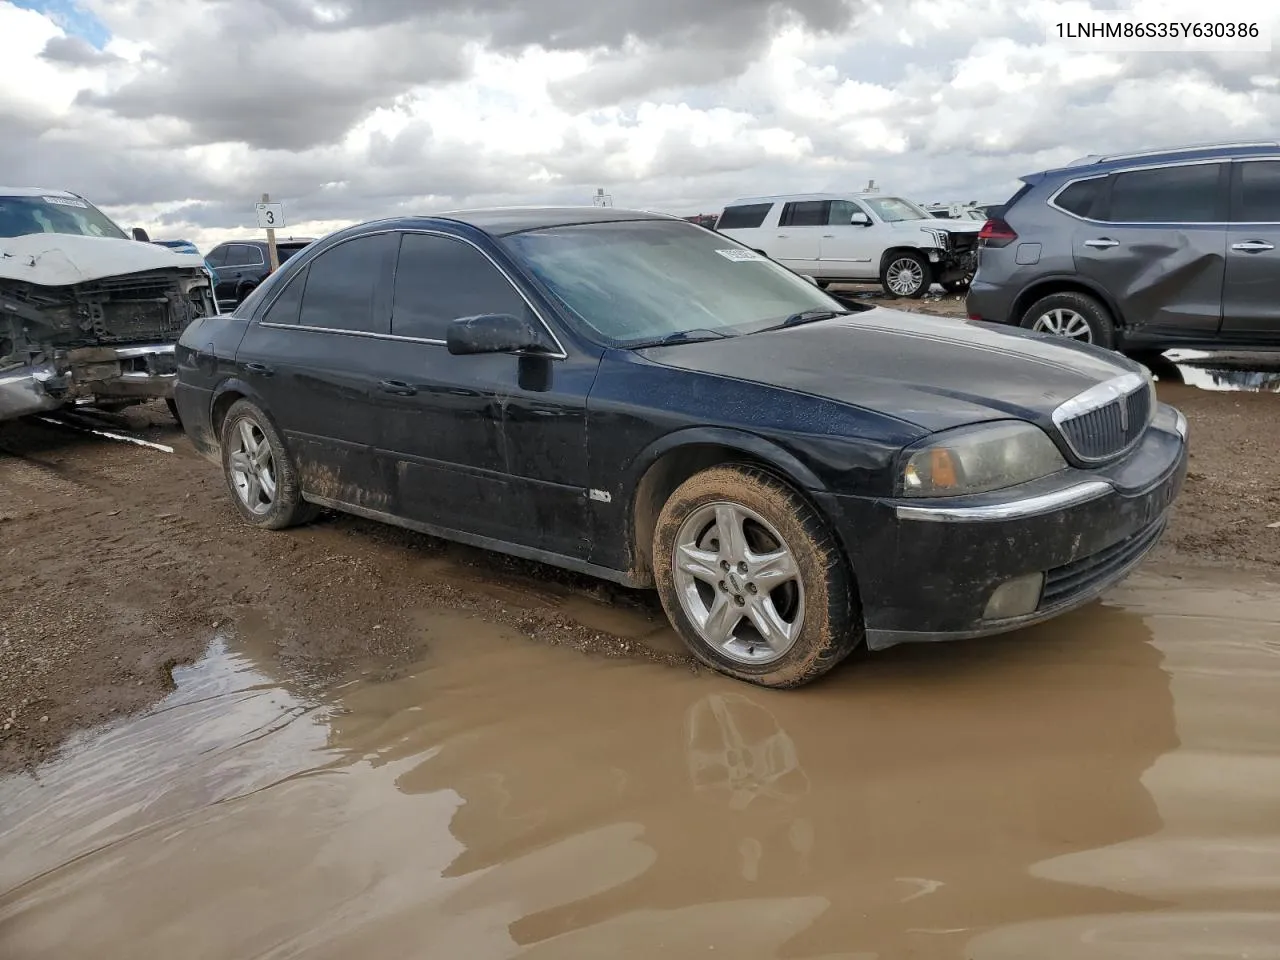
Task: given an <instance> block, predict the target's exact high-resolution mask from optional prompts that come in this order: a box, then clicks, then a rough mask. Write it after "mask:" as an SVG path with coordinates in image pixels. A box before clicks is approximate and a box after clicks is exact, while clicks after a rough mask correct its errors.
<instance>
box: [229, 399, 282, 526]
mask: <svg viewBox="0 0 1280 960" xmlns="http://www.w3.org/2000/svg"><path fill="white" fill-rule="evenodd" d="M235 436H236V445H235V447H234V448H233V449H232V451H231V456H230V458H229V460H230V467H231V482H232V485H233V486H234V487H235V490H236V495H237V496H239V497H240V501H241V502H242V503H243V504H244V505H245V506H246V507H248V508H249V510H251V511H252V512H253V513H255V514H258V515H262V514H264V513H267V512H268V511H269V510H270V509H271V507H272V506H273V505H274V504H275V502H276V489H277V488H276V465H275V458H274V456H273V455H272V453H271V442H270V441H269V440H267V437H266V434H264V433H263V432H262V428H261V427H259V426H258V425H257V424H256V423H254V422H253V421H252V420H250V419H248V418H245V419H243V420H241V421H240V424H239V428H238V429H237V430H236V433H235Z"/></svg>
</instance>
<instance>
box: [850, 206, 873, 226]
mask: <svg viewBox="0 0 1280 960" xmlns="http://www.w3.org/2000/svg"><path fill="white" fill-rule="evenodd" d="M849 223H850V224H852V225H853V226H855V227H869V226H871V218H870V217H869V216H867V215H866V214H865V213H863V212H862V211H861V210H859V211H858V212H857V213H855V214H854V215H853V216H852V217H850V218H849Z"/></svg>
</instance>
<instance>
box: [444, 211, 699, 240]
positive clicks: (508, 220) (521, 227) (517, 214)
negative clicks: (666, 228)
mask: <svg viewBox="0 0 1280 960" xmlns="http://www.w3.org/2000/svg"><path fill="white" fill-rule="evenodd" d="M424 219H431V220H452V221H454V222H455V223H464V224H467V225H468V226H471V227H475V228H476V229H477V230H482V231H484V232H485V233H487V234H489V235H490V236H494V237H505V236H509V235H510V234H513V233H524V232H526V231H529V230H545V229H548V228H550V227H571V226H580V225H582V224H588V223H623V222H626V221H632V220H674V221H677V222H680V223H683V222H684V221H683V220H681V219H680V218H679V217H674V216H670V215H668V214H665V213H652V212H649V211H645V210H624V209H620V208H618V207H588V206H577V207H485V208H480V209H474V210H448V211H445V212H444V213H438V214H434V215H432V216H430V217H427V218H424Z"/></svg>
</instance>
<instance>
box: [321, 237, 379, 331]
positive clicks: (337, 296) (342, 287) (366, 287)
mask: <svg viewBox="0 0 1280 960" xmlns="http://www.w3.org/2000/svg"><path fill="white" fill-rule="evenodd" d="M397 239H398V237H397V235H396V234H394V233H379V234H374V235H373V236H367V237H356V238H355V239H354V240H347V241H346V242H344V243H340V244H338V245H337V246H335V247H331V248H330V249H328V250H326V251H325V252H324V253H322V254H320V255H319V256H318V257H316V258H315V259H314V260H312V261H311V263H310V264H308V265H307V285H306V288H305V290H304V291H303V294H302V311H301V315H300V319H299V321H298V322H299V323H300V324H301V325H302V326H304V327H320V328H323V329H326V330H347V331H351V332H355V333H384V334H385V333H388V332H389V324H388V321H389V317H388V312H389V311H388V310H387V309H386V301H387V297H386V296H385V294H386V293H387V292H388V289H389V287H390V285H391V271H392V270H393V269H394V264H395V253H396V240H397ZM380 292H381V293H382V294H383V296H381V297H379V293H380Z"/></svg>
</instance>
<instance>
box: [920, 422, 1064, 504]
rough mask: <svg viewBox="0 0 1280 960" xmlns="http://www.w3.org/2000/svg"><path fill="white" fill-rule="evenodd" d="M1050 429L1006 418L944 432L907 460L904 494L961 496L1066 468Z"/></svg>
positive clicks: (1011, 484)
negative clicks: (991, 422)
mask: <svg viewBox="0 0 1280 960" xmlns="http://www.w3.org/2000/svg"><path fill="white" fill-rule="evenodd" d="M1066 466H1067V464H1066V461H1065V460H1063V459H1062V454H1061V453H1059V452H1058V448H1057V447H1055V446H1054V445H1053V441H1052V440H1050V439H1049V435H1048V434H1047V433H1045V432H1044V431H1043V430H1041V429H1040V428H1039V427H1037V426H1036V425H1035V424H1031V423H1024V422H1022V421H1015V420H1005V421H1001V422H999V423H994V424H991V425H990V426H983V427H978V428H976V429H971V428H962V429H960V430H955V431H950V432H948V433H944V434H942V435H940V436H938V437H936V438H934V439H933V440H931V441H929V442H928V443H927V445H925V446H922V447H918V448H917V449H915V450H912V451H911V452H910V453H909V454H908V456H907V458H906V462H905V463H904V464H903V466H902V478H901V482H902V495H903V496H906V497H956V496H961V495H963V494H967V493H985V492H987V491H988V490H1000V489H1003V488H1004V487H1012V486H1015V485H1016V484H1019V483H1026V482H1027V481H1029V480H1038V479H1040V478H1041V477H1047V476H1049V475H1050V474H1053V473H1057V472H1058V471H1059V470H1063V469H1065V468H1066Z"/></svg>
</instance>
